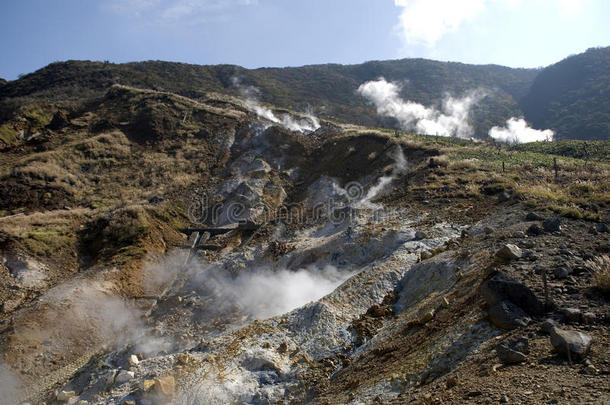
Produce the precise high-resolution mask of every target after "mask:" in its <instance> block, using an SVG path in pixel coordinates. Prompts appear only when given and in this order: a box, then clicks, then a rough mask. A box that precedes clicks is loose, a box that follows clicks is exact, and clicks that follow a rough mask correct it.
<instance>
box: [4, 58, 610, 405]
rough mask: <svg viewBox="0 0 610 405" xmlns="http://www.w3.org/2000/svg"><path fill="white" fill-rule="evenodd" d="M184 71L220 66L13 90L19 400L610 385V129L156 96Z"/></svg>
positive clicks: (7, 377)
mask: <svg viewBox="0 0 610 405" xmlns="http://www.w3.org/2000/svg"><path fill="white" fill-rule="evenodd" d="M62 66H64V67H65V66H68V67H69V68H62ZM151 66H153V67H156V68H158V69H159V70H160V73H159V75H158V76H157V75H149V74H148V73H145V72H141V71H139V70H138V69H140V68H144V67H145V69H144V70H146V71H149V70H150V69H151V68H150V67H151ZM170 67H174V68H176V69H178V70H180V71H183V70H182V69H187V68H188V69H203V70H205V69H208V68H204V67H188V66H186V65H185V66H182V65H180V66H179V65H173V64H169V65H164V64H161V63H153V62H151V63H149V64H134V65H119V66H115V65H104V64H92V63H83V62H69V63H67V64H65V65H61V64H55V65H51V66H49V67H47V68H46V69H43V70H42V71H40V72H38V73H35V74H32V75H29V76H26V77H24V78H22V79H21V80H19V81H16V82H11V83H9V85H8V86H9V90H7V92H5V93H4V94H5V96H4V97H5V98H4V99H3V101H4V102H9V103H13V104H12V105H13V106H16V110H14V111H18V113H19V114H18V117H16V118H15V117H13V118H11V119H10V120H9V122H8V123H5V124H4V126H3V128H4V129H3V131H4V132H1V133H0V135H3V136H5V139H7V140H11V139H12V140H13V144H12V146H11V147H7V148H5V149H3V150H2V151H1V152H0V194H1V195H2V199H1V201H0V304H1V305H0V355H1V356H0V382H1V383H2V384H0V393H1V395H2V398H3V401H4V402H5V403H9V404H12V403H15V404H17V403H23V401H29V402H30V403H40V402H46V403H47V404H53V405H59V404H61V405H63V404H66V403H79V402H80V401H86V402H80V403H81V404H82V403H88V404H99V405H102V404H111V403H116V404H123V403H136V404H151V403H152V404H155V405H160V404H172V403H173V404H180V405H182V404H192V405H196V404H202V403H280V402H286V403H314V404H318V403H319V404H323V403H352V404H357V403H375V402H386V403H404V402H408V401H411V400H413V401H419V402H420V403H429V402H432V400H433V399H434V401H437V402H440V401H442V402H445V403H455V404H458V403H459V404H461V403H480V402H499V401H501V400H502V399H503V398H504V396H506V397H508V398H509V399H510V401H513V402H522V403H533V404H538V403H548V402H550V401H555V402H557V403H573V402H574V401H576V400H582V401H583V402H588V403H596V402H597V403H599V400H600V399H601V398H604V397H605V396H607V394H608V392H609V389H610V387H608V384H607V374H608V373H609V372H610V363H609V362H608V359H609V358H610V354H609V352H608V351H609V348H610V345H608V343H609V342H610V340H609V336H610V334H609V326H608V325H609V323H608V322H609V319H608V315H607V314H608V313H609V312H608V309H609V301H608V285H607V283H604V281H603V280H604V279H603V277H602V278H600V280H601V281H597V278H596V277H597V276H596V275H597V274H598V273H599V274H601V275H602V276H603V275H604V274H607V272H608V269H610V268H609V267H608V263H609V262H610V259H608V254H609V253H610V232H608V222H609V220H610V216H609V215H610V199H609V197H608V196H609V195H610V183H609V182H608V179H609V178H610V177H609V172H610V161H609V158H608V153H607V150H608V149H607V142H603V141H599V142H595V143H591V144H589V143H587V144H586V145H585V143H584V142H582V141H561V142H553V143H549V142H540V143H534V144H523V145H516V146H502V145H501V146H498V145H494V144H491V143H488V142H474V141H470V140H464V139H455V138H444V137H435V136H421V135H415V134H411V133H405V132H402V131H398V132H395V131H394V130H388V129H384V128H366V127H361V126H358V125H355V124H338V123H336V122H330V121H326V120H324V119H322V120H320V121H319V122H317V123H312V122H311V118H308V117H307V116H298V115H296V114H295V113H293V112H290V111H287V110H286V109H282V108H279V107H272V106H270V109H269V110H266V111H263V113H257V112H256V111H257V110H256V108H252V106H251V105H250V104H248V102H247V101H246V100H243V99H241V98H237V97H232V96H228V95H226V94H219V93H206V92H204V91H203V90H201V89H197V90H196V92H195V96H196V99H194V98H189V97H185V96H184V95H179V94H176V93H171V92H165V91H159V90H158V87H159V83H161V82H163V80H167V81H166V82H163V83H166V85H167V86H170V85H173V86H176V87H180V86H183V84H181V83H182V82H181V81H176V82H175V83H172V82H171V81H169V79H163V77H167V78H169V76H163V74H167V73H163V74H162V73H161V72H166V71H167V69H169V68H170ZM93 68H95V69H93ZM136 68H137V69H136ZM218 69H220V68H218ZM226 69H227V71H226V72H225V74H224V76H222V77H224V79H223V80H230V78H231V77H233V76H234V73H235V72H234V71H233V70H234V69H237V68H228V67H227V68H226ZM316 69H319V68H316ZM238 70H239V69H238ZM78 71H80V72H81V73H82V75H79V74H78V73H77V72H78ZM240 71H241V70H240ZM286 72H289V71H286ZM370 74H373V73H370ZM43 76H45V77H46V79H43ZM121 77H123V78H122V79H121ZM125 77H127V78H129V80H131V81H133V82H135V83H137V84H139V86H138V87H139V88H136V87H129V86H125V85H117V84H111V83H112V82H113V81H114V80H115V79H116V80H126V79H124V78H125ZM159 77H161V79H160V78H159ZM193 77H198V78H200V79H201V83H208V82H209V83H217V84H216V85H218V86H219V87H218V90H222V89H224V87H222V85H220V84H218V83H220V82H221V80H220V79H219V78H218V77H216V76H214V77H213V76H209V77H208V76H205V77H204V76H198V75H196V74H193ZM244 80H245V79H244ZM285 80H287V81H289V79H285ZM45 83H46V84H45ZM93 83H95V85H93ZM155 83H156V84H155ZM204 85H207V84H201V86H204ZM210 85H211V84H210ZM37 86H40V87H37ZM45 86H46V87H45ZM105 86H106V87H105ZM144 86H151V87H157V89H150V88H149V89H146V88H143V87H144ZM182 89H183V91H185V92H186V91H187V89H186V87H184V88H182ZM301 91H306V89H302V90H301ZM523 91H525V90H523ZM8 93H10V94H12V96H11V97H8V98H7V94H8ZM17 94H21V95H20V96H17ZM258 107H260V106H258ZM278 117H282V119H278ZM307 119H309V120H310V121H307ZM303 122H305V123H306V124H308V125H310V126H312V127H313V128H312V129H307V130H303V128H302V127H304V126H305V125H303ZM295 123H296V124H301V125H295ZM20 125H21V126H22V127H21V128H24V129H23V133H22V134H18V135H15V131H16V129H15V128H16V127H19V126H20ZM291 128H292V129H291ZM10 131H13V132H10ZM11 137H12V138H11ZM586 148H590V152H587V153H585V150H587V151H588V150H589V149H586ZM555 164H557V167H558V172H555ZM532 212H536V213H537V214H536V215H533V214H532ZM528 214H529V215H528ZM507 249H508V252H507ZM498 252H500V253H498ZM506 277H509V278H508V279H507V278H506ZM492 278H493V279H494V280H495V282H498V279H500V287H497V288H496V289H495V290H494V289H493V283H491V284H492V287H491V288H492V290H491V292H489V291H488V292H487V293H485V292H484V289H482V287H481V286H482V285H483V284H485V285H489V284H488V283H486V281H487V280H490V279H492ZM502 280H504V282H505V283H508V285H509V286H510V290H511V291H512V290H513V289H514V291H517V293H516V294H512V293H510V292H509V293H507V292H506V291H503V290H502V288H503V287H502V285H504V284H502V282H501V281H502ZM507 280H508V281H507ZM545 293H548V294H545ZM511 294H512V295H511ZM547 295H548V297H549V298H548V299H545V297H546V296H547ZM524 296H525V297H526V298H527V299H528V300H529V301H527V303H528V304H531V305H525V304H524V302H525V301H524V302H522V300H523V299H524V298H523V297H524ZM498 300H501V301H500V302H497V301H498ZM547 318H549V319H551V320H553V322H556V324H549V323H548V322H545V320H546V319H547ZM544 325H546V326H545V328H546V329H545V330H547V332H544V331H542V327H543V326H544ZM576 331H578V332H579V333H582V334H584V336H585V338H586V339H589V338H592V339H593V343H592V344H591V345H590V347H589V346H586V350H584V349H583V350H580V351H579V352H574V353H573V354H572V352H570V354H568V353H566V352H565V351H562V346H561V345H559V346H558V345H557V344H556V343H553V342H554V338H552V337H551V338H550V337H549V334H548V333H550V334H551V336H555V335H553V334H558V333H563V334H565V333H567V332H570V333H576ZM577 336H581V335H577ZM517 338H521V340H520V342H522V343H521V345H523V344H527V345H528V346H527V350H525V349H524V348H521V346H520V347H519V350H522V351H523V352H521V351H518V350H517V351H514V352H515V353H517V354H514V353H512V352H509V354H511V353H512V355H513V356H517V361H516V363H515V364H510V362H511V361H513V360H510V361H509V360H506V358H505V357H503V354H502V353H503V352H502V349H501V348H500V347H499V344H505V345H507V344H508V343H509V342H513V341H514V340H515V339H517ZM585 338H583V339H585ZM523 339H524V340H525V342H526V343H523ZM589 343H590V342H589ZM511 345H512V343H511ZM577 356H582V358H581V357H577ZM503 359H504V360H503ZM533 381H535V382H536V384H538V385H539V386H540V388H539V389H537V390H533V389H532V388H531V387H532V382H533ZM564 387H570V389H564ZM504 402H506V401H504Z"/></svg>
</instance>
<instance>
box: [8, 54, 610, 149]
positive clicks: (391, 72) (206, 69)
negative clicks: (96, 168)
mask: <svg viewBox="0 0 610 405" xmlns="http://www.w3.org/2000/svg"><path fill="white" fill-rule="evenodd" d="M609 55H610V47H608V48H592V49H590V50H588V51H587V52H585V53H583V54H579V55H575V56H571V57H569V58H567V59H564V61H566V60H567V61H570V60H572V61H575V63H571V64H567V66H568V67H570V66H572V65H574V64H576V65H578V64H586V63H588V61H589V59H591V58H595V59H599V60H600V63H599V65H600V66H601V67H597V68H596V69H594V70H586V69H585V70H584V71H583V72H582V75H583V77H582V81H583V82H584V83H587V86H588V87H586V88H585V89H584V90H583V91H581V92H580V94H579V95H578V99H579V100H580V101H579V102H578V103H576V102H575V101H574V100H572V99H571V98H570V96H569V95H565V94H564V93H565V92H561V91H559V92H558V91H555V92H550V93H549V92H548V91H547V90H548V87H549V85H548V82H551V83H553V82H554V80H552V79H550V80H549V79H546V82H547V84H546V85H545V84H544V83H545V79H544V78H545V77H549V75H551V77H554V75H553V74H552V72H553V71H557V70H560V71H561V70H565V68H566V63H565V62H564V61H561V62H559V63H557V64H554V65H551V66H549V67H546V68H544V69H526V68H510V67H505V66H500V65H494V64H487V65H472V64H465V63H461V62H440V61H434V60H428V59H422V58H415V59H399V60H389V61H368V62H365V63H362V64H353V65H341V64H321V65H305V66H301V67H284V68H274V67H265V68H258V69H246V68H243V67H241V66H237V65H191V64H186V63H180V62H164V61H145V62H129V63H125V64H113V63H108V62H92V61H66V62H55V63H52V64H50V65H48V66H46V67H44V68H42V69H39V70H38V71H36V72H33V73H30V74H27V75H25V76H23V77H21V78H20V79H19V80H15V81H10V82H7V83H6V84H5V85H4V86H2V87H1V88H0V120H1V121H6V120H8V119H10V117H11V116H12V115H14V113H15V111H16V110H18V108H19V106H20V105H21V104H23V99H24V98H25V99H30V101H31V100H34V101H37V102H47V103H48V102H60V103H62V102H68V104H69V103H75V102H82V101H83V100H84V99H91V98H94V97H99V96H101V95H102V93H103V91H105V90H106V89H107V88H108V87H110V86H111V85H112V84H122V85H127V86H132V87H139V88H149V89H153V90H162V91H169V92H173V93H176V94H179V95H183V96H186V97H190V98H195V99H196V98H201V97H205V94H206V93H207V92H218V93H225V94H229V95H244V93H243V91H244V90H243V89H244V88H252V87H254V88H256V89H258V93H257V96H258V98H260V100H261V101H263V102H266V103H270V104H273V105H277V106H280V107H284V108H289V109H293V110H300V111H311V112H312V113H314V114H315V115H319V116H320V117H321V118H325V119H331V120H337V121H344V122H353V123H356V124H359V125H365V126H376V127H386V128H396V127H398V123H397V122H396V121H395V120H394V119H392V118H387V117H380V116H378V115H377V114H376V111H375V109H374V108H373V106H371V105H370V104H369V103H368V102H367V100H365V99H364V98H363V97H361V96H359V95H358V94H357V93H356V89H357V88H358V86H360V85H361V84H362V83H364V82H366V81H370V80H376V79H378V78H380V77H384V78H385V79H386V80H388V81H395V82H399V83H401V84H402V87H401V91H400V96H401V97H402V98H403V99H405V100H406V99H408V100H410V101H414V102H417V103H420V104H423V105H426V106H439V105H440V104H441V102H442V100H443V98H444V97H445V96H446V95H447V94H450V95H452V96H461V95H463V94H465V93H466V92H467V91H470V90H473V89H485V90H486V92H487V96H486V97H485V98H484V99H483V100H482V101H481V102H479V103H478V104H477V105H475V106H474V107H473V108H472V111H471V116H470V120H471V123H472V125H473V128H474V132H475V136H477V137H479V138H485V137H486V136H487V132H488V131H489V129H490V128H491V127H493V126H503V125H504V124H505V122H506V120H507V119H509V118H511V117H525V119H526V120H528V121H531V122H532V123H533V124H534V125H535V126H536V127H537V128H539V129H545V128H550V129H552V130H554V131H555V132H556V133H557V137H558V138H559V139H608V128H610V117H608V116H607V114H605V113H604V110H603V106H605V103H604V102H601V103H599V102H597V101H596V100H597V98H598V96H597V95H596V94H594V93H593V92H592V91H591V90H594V89H598V88H599V87H600V86H601V89H602V91H603V92H602V93H601V94H602V95H601V97H603V95H604V94H606V91H608V90H607V89H608V84H607V83H608V82H609V81H610V80H609V79H607V77H608V72H607V69H605V70H604V68H603V62H604V61H605V60H607V59H608V58H610V56H609ZM574 57H577V58H576V59H573V58H574ZM571 58H572V59H571ZM549 72H551V73H549ZM540 75H542V79H539V77H540ZM567 77H568V78H569V79H570V80H569V81H570V82H574V80H572V79H571V76H569V75H568V76H567ZM600 77H601V78H602V79H603V80H602V81H601V85H599V86H597V87H596V86H591V83H599V82H600V81H599V80H598V78H600ZM236 79H238V81H239V83H240V85H236ZM566 80H567V79H566ZM567 85H568V86H569V83H568V84H567ZM564 87H565V86H564ZM562 88H563V87H562V86H561V85H558V86H557V90H561V89H562ZM567 91H568V92H570V91H571V90H570V89H569V88H568V90H567ZM537 93H540V94H537ZM542 93H544V94H545V96H544V97H543V95H542ZM547 93H548V94H547ZM555 98H559V99H560V100H559V101H560V103H559V104H560V107H559V109H560V111H555V110H554V107H552V106H553V104H552V103H553V101H554V100H555ZM572 98H573V97H572ZM540 100H543V102H544V105H546V107H539V104H540V102H539V101H540ZM578 104H582V105H584V106H586V107H587V108H588V111H587V112H586V113H585V112H582V111H578V108H580V109H582V106H580V107H579V106H578ZM574 109H576V110H575V111H573V110H574ZM566 117H571V121H570V122H566ZM0 123H1V122H0ZM543 127H544V128H543ZM591 128H594V131H591Z"/></svg>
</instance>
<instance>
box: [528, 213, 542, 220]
mask: <svg viewBox="0 0 610 405" xmlns="http://www.w3.org/2000/svg"><path fill="white" fill-rule="evenodd" d="M525 220H526V221H542V220H544V217H542V216H540V215H538V214H536V213H535V212H530V213H529V214H527V215H526V216H525Z"/></svg>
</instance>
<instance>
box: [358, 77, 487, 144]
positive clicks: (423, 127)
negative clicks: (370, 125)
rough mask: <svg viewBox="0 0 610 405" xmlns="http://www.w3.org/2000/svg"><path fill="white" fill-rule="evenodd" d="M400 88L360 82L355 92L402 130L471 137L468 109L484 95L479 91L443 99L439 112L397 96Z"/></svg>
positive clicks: (379, 81)
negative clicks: (396, 123) (397, 124)
mask: <svg viewBox="0 0 610 405" xmlns="http://www.w3.org/2000/svg"><path fill="white" fill-rule="evenodd" d="M399 91H400V87H399V86H398V85H397V84H396V83H390V82H387V81H386V80H385V79H384V78H380V79H379V80H375V81H369V82H366V83H363V84H362V85H360V87H358V93H359V94H360V95H361V96H363V97H365V98H367V99H368V100H369V101H371V102H372V103H373V104H374V105H375V107H376V108H377V114H379V115H382V116H386V117H393V118H395V119H396V120H398V122H399V124H400V126H401V127H402V128H403V129H405V130H415V131H417V132H418V133H421V134H427V135H439V136H458V137H460V138H470V137H472V135H473V129H472V127H471V126H470V123H469V119H468V118H469V114H470V108H471V107H472V105H473V104H475V103H476V102H478V101H479V100H481V99H482V98H483V97H484V96H485V92H483V91H482V90H476V91H471V92H469V93H467V94H466V95H465V96H464V97H462V98H454V97H451V96H449V95H448V96H446V97H445V99H444V100H443V105H442V111H439V110H437V109H436V108H434V107H425V106H423V105H421V104H419V103H416V102H414V101H409V100H407V101H405V100H403V99H401V98H400V96H399V94H398V93H399Z"/></svg>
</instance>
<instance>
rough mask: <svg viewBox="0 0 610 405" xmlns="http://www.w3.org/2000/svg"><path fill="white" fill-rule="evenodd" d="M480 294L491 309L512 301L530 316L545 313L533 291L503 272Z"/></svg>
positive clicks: (489, 281) (488, 281)
mask: <svg viewBox="0 0 610 405" xmlns="http://www.w3.org/2000/svg"><path fill="white" fill-rule="evenodd" d="M480 293H481V296H482V297H483V298H484V299H485V301H486V302H487V305H488V306H489V307H491V306H494V305H496V304H497V303H498V302H500V301H512V302H513V303H516V304H517V305H519V306H520V307H521V308H523V309H525V311H526V312H527V313H528V314H530V315H541V314H543V313H544V305H543V304H542V302H541V301H540V300H539V299H538V297H536V295H535V294H534V293H533V292H532V290H530V289H529V288H528V287H527V286H526V285H524V284H522V283H520V282H518V281H517V280H515V279H514V278H512V277H510V276H509V275H508V274H506V273H504V272H501V271H500V272H498V273H496V274H495V275H494V276H493V277H492V278H490V279H489V280H487V281H486V282H485V283H483V285H482V286H481V289H480Z"/></svg>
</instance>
